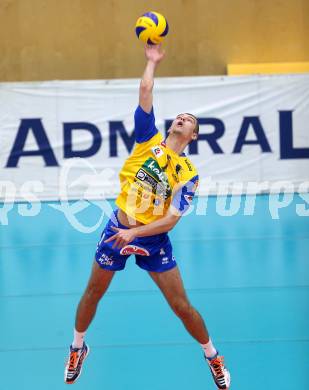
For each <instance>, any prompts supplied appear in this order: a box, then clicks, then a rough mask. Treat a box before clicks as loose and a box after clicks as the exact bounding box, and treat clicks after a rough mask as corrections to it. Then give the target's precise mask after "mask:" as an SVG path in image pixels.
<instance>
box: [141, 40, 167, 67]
mask: <svg viewBox="0 0 309 390" xmlns="http://www.w3.org/2000/svg"><path fill="white" fill-rule="evenodd" d="M145 56H146V58H147V60H149V61H153V62H154V63H156V64H158V63H159V62H160V61H161V60H162V59H163V58H164V56H165V50H163V49H162V46H161V44H160V45H145Z"/></svg>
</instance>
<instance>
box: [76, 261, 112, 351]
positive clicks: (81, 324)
mask: <svg viewBox="0 0 309 390" xmlns="http://www.w3.org/2000/svg"><path fill="white" fill-rule="evenodd" d="M114 274H115V271H110V270H107V269H103V268H101V267H100V266H99V264H98V263H97V262H96V261H95V262H94V263H93V267H92V272H91V276H90V279H89V281H88V285H87V287H86V290H85V292H84V294H83V296H82V298H81V300H80V302H79V304H78V307H77V312H76V318H75V329H76V331H77V332H78V333H84V332H85V331H86V330H87V328H88V326H89V325H90V323H91V321H92V319H93V317H94V315H95V313H96V310H97V306H98V303H99V301H100V299H101V298H102V296H103V295H104V293H105V292H106V290H107V289H108V286H109V285H110V282H111V281H112V278H113V276H114ZM80 344H82V343H81V340H79V339H78V338H77V339H76V340H74V341H73V347H80Z"/></svg>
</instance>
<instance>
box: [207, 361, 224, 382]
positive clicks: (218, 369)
mask: <svg viewBox="0 0 309 390" xmlns="http://www.w3.org/2000/svg"><path fill="white" fill-rule="evenodd" d="M210 364H211V367H212V368H213V369H214V371H215V373H216V376H217V377H220V376H224V372H223V369H224V357H223V356H217V357H216V358H214V359H212V360H210Z"/></svg>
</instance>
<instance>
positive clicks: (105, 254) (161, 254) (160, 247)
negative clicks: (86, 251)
mask: <svg viewBox="0 0 309 390" xmlns="http://www.w3.org/2000/svg"><path fill="white" fill-rule="evenodd" d="M112 226H116V227H119V228H121V229H128V228H127V227H126V226H123V225H122V224H121V223H120V222H119V221H118V219H117V210H115V211H114V214H113V215H112V216H111V219H110V220H109V221H108V222H107V225H106V226H105V229H104V230H103V233H102V235H101V239H100V241H99V242H98V245H97V250H96V254H95V260H96V262H97V263H98V264H99V266H100V267H101V268H104V269H108V270H111V271H120V270H123V269H124V267H125V265H126V261H127V259H128V258H129V257H130V256H131V255H135V262H136V264H137V265H138V266H139V267H140V268H142V269H144V270H146V271H151V272H164V271H168V270H170V269H172V268H174V267H176V265H177V264H176V261H175V258H174V256H173V253H172V252H173V250H172V244H171V242H170V239H169V237H168V235H167V233H162V234H158V235H156V236H149V237H139V238H136V239H135V240H133V241H132V242H130V244H128V245H126V246H124V247H123V248H121V249H119V248H112V246H113V244H114V241H112V242H108V243H105V242H104V240H107V239H108V238H109V237H111V236H113V235H114V234H116V232H115V231H114V230H113V229H112Z"/></svg>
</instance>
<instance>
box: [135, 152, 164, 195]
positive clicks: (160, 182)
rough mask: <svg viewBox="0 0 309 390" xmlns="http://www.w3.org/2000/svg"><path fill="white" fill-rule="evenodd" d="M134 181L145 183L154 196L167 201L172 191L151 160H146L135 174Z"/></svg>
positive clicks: (159, 169)
mask: <svg viewBox="0 0 309 390" xmlns="http://www.w3.org/2000/svg"><path fill="white" fill-rule="evenodd" d="M136 179H138V180H140V181H143V182H144V183H147V184H148V185H149V186H150V187H151V189H152V192H153V193H154V194H157V195H158V196H160V197H162V198H164V199H165V200H166V199H168V198H169V197H170V196H171V195H172V189H171V186H170V184H169V181H168V177H167V175H166V173H165V172H163V171H162V169H161V168H160V166H159V164H158V163H157V161H156V160H154V159H153V158H151V157H150V158H148V159H147V160H146V161H145V162H144V164H143V165H142V167H141V168H140V169H139V170H138V172H137V173H136Z"/></svg>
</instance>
